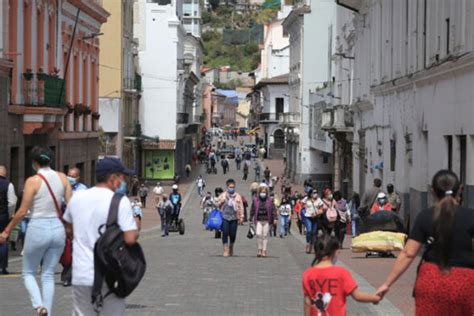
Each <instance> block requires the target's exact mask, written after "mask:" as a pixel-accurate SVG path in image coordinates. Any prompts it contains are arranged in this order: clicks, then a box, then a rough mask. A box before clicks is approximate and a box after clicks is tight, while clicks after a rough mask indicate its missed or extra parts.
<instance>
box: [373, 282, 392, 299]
mask: <svg viewBox="0 0 474 316" xmlns="http://www.w3.org/2000/svg"><path fill="white" fill-rule="evenodd" d="M389 289H390V287H389V286H388V285H386V284H385V283H384V284H382V285H381V286H380V287H379V288H378V289H377V291H376V292H375V295H377V296H380V299H383V297H384V296H385V294H387V292H388V290H389Z"/></svg>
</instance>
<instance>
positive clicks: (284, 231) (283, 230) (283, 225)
mask: <svg viewBox="0 0 474 316" xmlns="http://www.w3.org/2000/svg"><path fill="white" fill-rule="evenodd" d="M289 218H290V216H288V215H280V234H281V235H288V219H289Z"/></svg>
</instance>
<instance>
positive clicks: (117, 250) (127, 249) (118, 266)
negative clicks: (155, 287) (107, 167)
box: [92, 193, 146, 312]
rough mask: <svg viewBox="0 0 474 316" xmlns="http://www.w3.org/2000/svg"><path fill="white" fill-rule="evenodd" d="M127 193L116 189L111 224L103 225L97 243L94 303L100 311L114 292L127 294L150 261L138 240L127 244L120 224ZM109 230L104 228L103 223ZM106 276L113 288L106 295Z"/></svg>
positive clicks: (123, 295)
mask: <svg viewBox="0 0 474 316" xmlns="http://www.w3.org/2000/svg"><path fill="white" fill-rule="evenodd" d="M123 196H124V195H123V194H120V193H115V194H114V196H113V198H112V202H111V204H110V208H109V215H108V217H107V224H103V225H101V226H100V227H99V234H100V237H99V239H97V241H96V243H95V246H94V285H93V288H92V304H94V305H95V307H94V309H95V310H96V311H97V312H99V311H100V310H101V308H102V305H103V301H104V299H105V298H106V297H107V296H108V295H110V294H111V293H114V294H115V295H117V296H118V297H121V298H124V297H127V296H128V295H130V294H131V293H132V292H133V290H135V288H136V287H137V286H138V284H139V283H140V281H141V279H142V278H143V276H144V275H145V271H146V261H145V256H144V254H143V250H142V248H141V247H140V245H139V244H138V243H135V244H134V245H132V246H126V245H125V243H124V239H123V231H122V230H121V229H120V227H119V226H118V224H117V215H118V208H119V204H120V201H121V200H122V197H123ZM104 226H105V231H104V232H102V231H101V230H102V227H104ZM104 280H105V283H106V284H107V287H108V288H109V291H108V293H107V294H105V296H103V295H102V285H103V282H104Z"/></svg>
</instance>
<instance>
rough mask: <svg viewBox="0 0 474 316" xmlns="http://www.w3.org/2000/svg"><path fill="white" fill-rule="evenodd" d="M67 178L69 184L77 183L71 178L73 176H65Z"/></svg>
mask: <svg viewBox="0 0 474 316" xmlns="http://www.w3.org/2000/svg"><path fill="white" fill-rule="evenodd" d="M67 180H68V181H69V184H70V185H75V184H76V183H77V180H76V178H73V177H70V176H68V177H67Z"/></svg>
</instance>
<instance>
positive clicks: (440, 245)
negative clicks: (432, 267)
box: [432, 170, 460, 268]
mask: <svg viewBox="0 0 474 316" xmlns="http://www.w3.org/2000/svg"><path fill="white" fill-rule="evenodd" d="M432 187H433V193H434V195H435V196H436V198H437V199H438V202H437V203H436V205H435V207H434V220H433V233H434V239H435V244H436V246H435V247H434V249H433V250H434V251H435V253H436V254H437V256H438V257H439V258H440V261H441V262H440V263H441V267H443V268H447V267H449V261H450V258H451V242H452V229H453V222H454V217H455V215H456V209H457V207H458V201H457V200H456V196H457V194H458V192H459V188H460V183H459V180H458V177H457V176H456V174H455V173H453V172H452V171H449V170H441V171H438V172H437V173H436V175H435V176H434V177H433V183H432Z"/></svg>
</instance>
